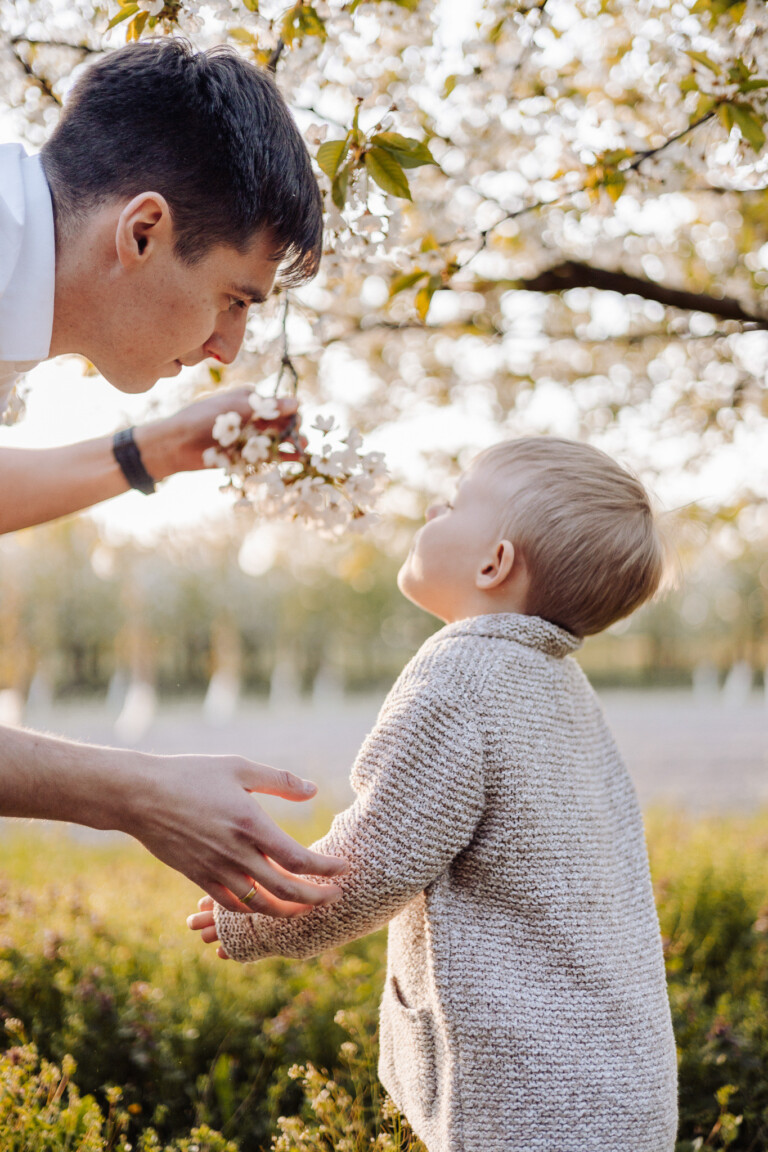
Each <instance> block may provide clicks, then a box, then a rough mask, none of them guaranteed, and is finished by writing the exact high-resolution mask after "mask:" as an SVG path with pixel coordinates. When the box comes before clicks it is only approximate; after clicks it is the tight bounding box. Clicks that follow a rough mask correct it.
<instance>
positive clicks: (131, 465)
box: [112, 428, 155, 496]
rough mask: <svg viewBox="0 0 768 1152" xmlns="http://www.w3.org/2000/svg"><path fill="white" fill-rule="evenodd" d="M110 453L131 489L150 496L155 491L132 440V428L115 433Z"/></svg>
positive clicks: (137, 448) (153, 483) (152, 481)
mask: <svg viewBox="0 0 768 1152" xmlns="http://www.w3.org/2000/svg"><path fill="white" fill-rule="evenodd" d="M112 452H113V454H114V457H115V460H117V462H118V464H119V465H120V470H121V472H122V473H123V476H125V478H126V480H127V481H128V483H129V484H130V486H131V488H136V489H137V491H139V492H143V493H144V495H145V496H151V495H152V493H153V492H154V491H155V482H154V480H153V479H152V477H151V476H150V474H149V472H147V470H146V468H145V467H144V461H143V460H142V458H141V452H139V446H138V444H137V443H136V441H135V440H134V438H133V428H122V429H121V430H120V431H119V432H115V436H114V439H113V441H112Z"/></svg>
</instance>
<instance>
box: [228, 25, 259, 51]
mask: <svg viewBox="0 0 768 1152" xmlns="http://www.w3.org/2000/svg"><path fill="white" fill-rule="evenodd" d="M229 36H230V37H231V38H232V39H233V40H237V41H238V43H240V44H247V45H248V47H249V48H252V47H253V46H254V45H255V44H257V43H258V40H257V39H256V37H255V36H254V34H253V32H249V31H248V29H247V28H230V29H229Z"/></svg>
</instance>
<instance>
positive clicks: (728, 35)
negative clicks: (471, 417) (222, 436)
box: [0, 0, 768, 498]
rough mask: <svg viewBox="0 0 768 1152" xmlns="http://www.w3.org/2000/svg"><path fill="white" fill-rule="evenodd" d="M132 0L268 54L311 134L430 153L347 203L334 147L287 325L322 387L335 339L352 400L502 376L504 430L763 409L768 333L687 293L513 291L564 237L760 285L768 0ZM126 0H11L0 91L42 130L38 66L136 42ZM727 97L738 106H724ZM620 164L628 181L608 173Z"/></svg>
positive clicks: (53, 110)
mask: <svg viewBox="0 0 768 1152" xmlns="http://www.w3.org/2000/svg"><path fill="white" fill-rule="evenodd" d="M135 4H136V10H137V11H138V12H140V13H143V14H145V15H146V17H147V19H146V20H145V21H144V24H143V25H142V28H143V30H142V32H141V36H142V38H143V37H144V36H147V35H156V36H157V35H175V34H178V33H181V34H182V35H185V36H188V37H189V38H190V39H192V40H193V41H194V43H195V44H196V45H197V46H199V47H201V48H209V47H211V46H212V45H213V44H216V43H226V44H229V45H230V46H231V47H233V48H234V49H235V50H236V51H238V52H241V53H242V54H243V56H244V57H245V58H246V59H248V60H251V61H253V62H255V63H257V64H259V65H261V66H263V65H264V64H265V63H266V62H267V61H269V60H270V59H271V58H272V57H273V56H275V60H276V78H277V81H278V84H279V86H280V88H281V90H282V92H283V93H284V95H285V97H286V99H287V101H288V103H289V104H290V105H291V107H292V108H293V109H294V112H295V114H296V117H297V120H298V122H299V124H300V125H301V127H302V129H303V130H304V134H305V139H306V141H307V144H308V147H309V149H310V152H311V153H312V155H313V156H314V157H316V156H317V152H318V149H319V148H320V147H322V146H324V145H325V146H327V145H328V144H329V143H331V142H333V141H335V140H339V139H341V138H344V137H345V136H346V135H347V133H348V132H349V131H350V129H351V126H352V123H353V117H354V116H355V113H356V112H357V113H358V118H359V127H360V130H361V131H362V132H363V134H365V135H367V136H370V135H371V134H372V133H373V132H374V130H375V131H385V132H395V133H400V134H403V135H405V136H407V137H413V138H418V139H419V140H423V141H424V142H425V143H427V144H428V145H429V148H430V150H431V154H432V156H433V157H434V159H435V161H436V162H437V163H436V164H435V165H429V166H425V167H423V168H418V169H410V168H409V169H408V170H407V176H408V180H409V185H410V191H411V195H412V199H411V200H408V199H406V198H403V197H397V196H395V195H392V194H389V193H385V192H383V191H382V189H381V187H377V186H376V184H375V181H374V180H373V179H372V178H370V175H369V173H368V171H367V170H366V168H365V165H364V164H358V166H357V168H356V169H355V171H354V173H353V174H352V176H351V177H350V180H349V184H348V187H347V194H346V198H345V201H344V204H343V207H341V208H339V207H338V206H337V205H336V204H334V203H333V201H332V199H331V187H332V183H331V180H330V179H329V177H328V176H327V174H326V173H325V172H323V171H321V170H320V169H319V167H318V169H317V176H318V179H319V182H320V185H321V188H322V190H323V193H324V197H325V223H326V228H325V237H326V240H325V253H324V257H323V261H322V266H321V271H320V274H319V276H318V277H317V279H316V280H315V281H314V282H313V283H312V284H310V285H308V286H306V287H305V288H302V289H300V290H299V292H297V293H296V294H295V301H296V305H297V307H296V310H295V313H294V312H292V314H291V324H290V325H289V327H290V332H291V341H292V342H291V355H292V357H294V358H295V359H296V360H297V363H300V364H301V366H302V389H303V390H304V391H305V394H307V395H312V397H313V399H318V400H320V401H322V400H323V399H324V397H325V396H328V395H331V394H332V389H331V388H326V381H330V380H332V379H334V378H335V373H334V372H333V363H334V362H333V357H334V356H335V355H336V354H337V353H338V351H339V349H340V348H343V349H345V351H346V353H347V354H348V356H349V358H350V360H354V361H355V362H356V367H358V368H359V369H360V370H359V372H358V378H360V379H363V378H365V379H366V381H367V382H368V386H367V387H366V388H365V389H362V388H361V390H360V396H359V405H358V407H357V409H356V410H355V409H353V410H352V422H353V423H358V422H359V423H363V422H365V424H366V425H374V424H376V423H377V422H383V421H391V420H396V419H398V418H402V417H405V418H407V417H408V416H409V413H410V412H411V411H413V412H432V411H436V410H437V409H438V408H439V407H440V406H441V405H443V404H446V403H450V404H451V405H452V406H454V408H456V409H461V407H462V405H463V404H465V403H466V406H467V410H471V409H473V407H474V406H475V405H476V404H477V403H478V402H479V401H478V400H477V399H476V398H477V397H480V400H481V401H482V403H483V404H485V402H486V395H487V407H488V411H489V412H490V413H491V414H492V418H493V419H494V420H495V421H496V422H498V421H499V420H500V419H502V420H505V421H506V424H505V430H506V431H508V432H515V431H518V430H520V429H523V428H524V429H530V428H531V427H536V428H537V429H538V430H540V431H546V430H552V428H553V426H555V427H558V428H565V427H566V426H564V425H563V424H561V423H559V421H560V419H561V417H562V414H563V412H565V411H567V413H568V414H569V419H570V418H571V417H572V422H571V424H570V425H569V427H570V428H571V430H572V433H573V434H579V435H581V434H582V433H586V434H592V433H595V434H596V435H601V434H602V433H603V432H604V431H605V430H610V429H611V428H615V427H616V426H617V425H618V424H619V423H621V420H622V419H623V417H622V415H621V414H622V413H627V414H628V415H629V416H630V417H631V421H635V422H638V423H640V424H642V425H643V427H644V428H646V429H648V430H649V432H648V436H649V442H651V441H652V440H655V439H656V438H655V430H658V429H663V430H664V434H665V435H668V434H672V433H673V432H675V433H677V432H680V431H682V432H684V433H685V434H686V435H691V437H692V443H693V442H694V441H695V444H696V445H697V446H701V445H705V446H706V445H708V444H709V442H710V440H711V441H712V442H713V443H714V442H715V441H717V440H718V439H722V438H723V437H724V436H728V435H730V434H731V431H730V429H731V424H730V423H728V421H726V419H725V417H722V416H720V415H718V413H719V412H720V410H721V409H723V408H728V409H729V410H731V411H732V412H733V411H736V410H737V405H736V403H734V399H733V398H734V396H735V397H736V398H737V401H738V412H739V413H740V417H739V418H740V419H741V418H742V417H743V418H744V419H747V418H750V419H754V420H762V419H764V418H765V412H764V410H763V407H761V405H764V400H763V399H762V396H763V395H764V389H763V383H764V382H763V380H762V378H761V376H760V373H759V371H757V370H756V369H755V368H754V367H752V368H751V369H750V368H748V367H745V365H746V364H748V363H749V364H752V365H755V364H758V363H759V364H762V363H763V361H764V359H765V357H766V356H768V337H767V336H766V334H765V333H764V332H757V333H747V334H742V333H741V332H740V331H739V330H738V329H737V328H736V327H735V326H734V327H731V328H728V327H727V326H725V327H724V325H723V324H721V323H720V322H719V321H717V322H716V323H714V324H713V326H712V334H711V335H707V334H706V333H701V332H697V331H696V324H697V323H698V321H696V320H695V319H694V320H693V321H691V316H694V317H695V315H696V313H689V314H686V313H685V312H684V311H680V312H674V311H671V310H669V309H667V310H666V312H665V310H664V309H663V308H661V306H657V305H655V304H654V302H653V300H652V299H651V300H648V301H640V300H639V299H638V298H634V297H626V296H625V297H622V299H621V301H617V300H616V299H615V298H614V299H613V301H611V299H610V294H609V293H604V292H603V293H599V292H597V291H594V290H592V289H589V288H588V289H585V290H582V289H576V290H574V291H571V292H567V293H564V294H563V293H560V294H558V293H547V292H544V291H543V290H542V292H541V293H538V294H535V295H534V292H533V290H528V289H525V290H523V291H518V290H517V286H518V285H520V283H521V282H522V281H530V280H531V279H533V278H536V277H538V276H540V274H541V273H542V272H545V271H546V270H547V269H549V268H551V267H556V266H557V265H559V264H560V263H561V262H564V261H574V262H579V263H584V264H587V265H596V266H598V267H599V268H602V269H606V270H621V271H622V272H624V273H626V274H628V275H631V276H636V277H645V278H646V279H649V280H651V281H652V282H655V283H657V284H661V285H664V286H669V287H673V288H685V289H690V290H691V291H693V292H700V293H707V294H709V295H714V296H717V297H723V296H725V297H730V298H733V299H736V300H739V301H746V302H748V303H749V307H750V309H751V310H752V311H760V310H761V309H762V308H763V304H762V297H763V296H764V292H765V289H766V288H768V245H766V244H765V236H764V228H763V223H762V221H763V219H764V217H765V204H764V200H763V198H762V195H761V190H762V189H764V188H765V185H766V182H767V181H768V146H766V147H760V146H759V145H760V138H761V135H760V134H761V131H763V130H764V129H765V127H766V124H767V123H768V114H767V113H766V109H767V107H768V87H766V86H765V81H766V78H768V13H767V9H766V4H765V2H764V0H746V4H733V3H727V2H726V0H697V2H696V3H694V2H693V0H680V2H675V3H670V2H669V0H612V2H611V3H610V4H606V3H603V2H602V0H545V2H544V3H541V2H540V0H521V2H520V3H509V0H473V3H472V4H470V5H464V6H462V5H458V6H456V5H446V4H444V3H442V2H441V0H420V2H419V3H418V5H417V6H415V7H414V8H413V10H409V7H410V6H409V5H406V6H401V5H398V4H395V3H393V2H392V0H375V2H374V0H362V2H361V3H356V4H354V5H351V4H349V3H344V2H343V0H306V2H305V3H303V4H298V5H297V4H294V3H293V0H259V3H258V4H257V3H256V2H255V0H167V2H166V3H161V2H160V0H135ZM127 10H130V11H131V12H132V11H133V4H129V3H127V0H68V2H67V3H63V2H62V0H0V46H2V47H3V49H4V55H3V54H0V80H2V82H3V90H4V93H5V95H4V99H5V100H6V101H9V102H12V103H14V104H16V105H17V106H18V107H19V109H20V112H21V116H20V120H23V122H24V125H25V129H24V130H25V131H26V133H27V135H28V137H29V139H30V141H31V142H32V143H33V144H40V143H42V140H43V139H44V138H45V137H46V136H47V135H48V134H49V132H50V130H51V128H52V127H53V124H54V123H55V119H56V116H57V115H58V108H57V106H56V104H55V99H53V98H51V97H50V96H49V95H46V91H47V90H49V91H50V92H52V93H53V94H54V96H55V97H61V96H63V95H64V94H65V93H66V90H67V85H68V83H69V82H70V80H71V77H72V75H73V72H76V69H77V66H78V65H79V64H81V63H86V62H87V61H88V60H89V59H91V58H92V57H93V55H94V54H98V53H100V52H102V51H108V50H110V49H112V48H116V47H119V46H120V45H121V44H122V43H124V42H125V39H126V36H127V35H128V29H129V28H130V26H131V19H128V18H126V19H124V20H122V22H120V23H116V24H114V26H113V27H112V28H111V29H108V28H107V25H108V24H109V23H110V21H114V20H115V19H116V18H117V17H118V16H120V14H121V13H125V12H126V11H127ZM308 10H311V11H312V12H313V13H314V14H316V16H317V18H318V20H319V21H320V22H321V27H319V28H317V27H316V28H315V32H314V34H309V33H306V34H305V33H302V32H301V31H300V30H299V31H298V32H297V33H296V34H295V35H292V36H291V35H288V36H287V37H285V36H283V32H284V30H285V23H284V21H285V19H286V16H287V15H288V14H290V13H291V12H294V13H295V14H296V16H297V18H298V16H299V15H300V14H301V12H302V11H303V12H304V15H306V14H307V11H308ZM153 21H154V23H153ZM296 27H297V28H298V27H299V25H298V24H297V25H296ZM25 37H26V38H28V39H25ZM62 45H64V46H65V47H62ZM281 45H282V46H281ZM66 46H69V47H66ZM275 54H276V55H275ZM744 69H746V70H747V72H748V73H749V77H750V79H748V80H747V81H746V82H745V81H743V79H742V71H743V70H744ZM36 75H37V76H41V77H42V78H43V79H44V80H45V85H43V86H41V85H39V84H36V82H35V80H34V76H36ZM745 84H746V86H745ZM712 101H714V103H712ZM729 101H731V102H732V103H734V105H735V107H736V113H737V114H738V117H737V121H734V123H733V124H731V121H730V120H729V119H728V117H727V116H724V115H722V112H723V108H722V104H723V102H726V103H727V102H729ZM707 110H709V114H708V115H707V114H706V113H707ZM755 120H756V121H757V124H756V123H755ZM739 123H740V124H741V129H740V128H739ZM692 125H697V127H695V129H693V130H691V126H692ZM750 125H751V131H752V137H753V143H754V144H756V145H757V146H755V147H753V146H752V145H751V144H750V143H749V138H748V135H745V131H746V132H747V133H749V131H750ZM761 125H762V126H763V127H762V129H761ZM742 129H743V130H742ZM612 156H613V157H614V159H613V160H612V159H611V157H612ZM643 157H645V158H643ZM612 168H613V169H615V170H616V171H620V176H621V180H620V182H616V181H615V180H614V181H613V183H611V181H610V180H609V179H607V177H610V176H611V169H612ZM616 171H614V173H613V175H615V174H616ZM611 189H612V190H613V193H614V195H611ZM413 275H418V276H420V277H421V279H419V280H417V281H411V282H409V283H408V284H407V285H406V286H402V285H401V286H398V279H400V280H402V279H405V280H408V278H409V277H410V276H413ZM443 289H446V290H443ZM292 307H293V305H292ZM611 309H612V314H611V315H609V312H611ZM700 315H702V313H699V316H700ZM294 316H297V319H296V320H295V322H294ZM268 324H269V321H268V320H263V319H262V318H261V316H260V315H259V314H256V315H255V316H254V318H253V321H252V322H251V332H250V336H249V339H248V340H247V342H246V348H245V351H244V355H243V358H242V360H241V366H242V368H243V371H244V372H246V373H247V374H248V376H249V378H253V375H252V374H253V372H254V371H255V370H258V371H259V372H261V373H262V378H263V376H264V375H266V374H268V373H269V372H270V371H272V368H273V366H274V365H273V363H272V361H274V362H275V363H276V364H278V365H279V361H280V356H281V354H282V351H283V347H282V333H278V334H277V336H276V337H275V338H274V340H273V341H272V343H271V344H270V343H269V339H270V338H269V328H268ZM734 325H735V322H734ZM745 340H751V342H750V343H749V344H746V343H745ZM249 345H250V346H251V347H252V348H253V349H254V350H255V351H254V352H253V356H254V359H253V361H249V359H248V356H249ZM265 347H266V348H267V352H268V354H269V356H270V357H271V360H270V363H269V365H268V367H267V371H266V373H265V371H264V369H265V353H264V349H265ZM731 369H735V370H736V371H737V372H738V378H739V384H738V387H737V386H734V385H733V384H732V383H731V376H732V375H733V373H732V371H731ZM705 371H706V375H705V374H704V373H705ZM229 378H230V377H229V376H228V379H229ZM747 378H748V383H747V384H746V385H745V384H744V382H743V381H744V379H747ZM758 385H759V386H760V387H759V388H758ZM558 389H560V390H561V391H560V392H557V404H556V405H554V407H555V408H556V409H557V411H558V413H559V416H558V418H557V421H555V420H554V419H553V420H551V421H550V423H549V424H547V422H546V420H545V419H544V418H542V422H541V425H539V424H538V423H536V421H537V420H538V417H537V416H536V415H535V414H534V415H532V414H531V412H532V408H536V405H535V404H534V405H533V406H532V407H531V399H532V397H533V395H534V392H536V393H537V394H538V396H539V397H540V396H541V395H542V394H543V393H545V392H547V391H549V392H550V393H552V394H554V392H556V391H557V390H558ZM491 392H492V393H493V395H490V393H491ZM472 397H474V398H475V399H472ZM345 403H346V400H345ZM350 403H352V404H358V400H357V399H356V398H354V397H353V398H352V400H351V401H350ZM545 407H546V405H545ZM551 407H552V406H551ZM631 421H630V422H629V423H627V425H626V426H627V427H628V428H629V427H630V426H633V425H631ZM606 446H608V447H611V446H610V445H606ZM612 447H613V450H615V451H621V450H623V449H622V446H621V445H613V446H612ZM696 450H698V447H697V449H696ZM258 451H260V449H259V447H258V445H256V444H254V445H253V446H252V447H251V448H250V449H249V452H251V453H256V452H258ZM246 464H247V461H246ZM248 467H253V468H255V467H256V465H248ZM261 468H262V465H261V464H259V469H260V470H261ZM234 482H236V483H237V484H238V485H239V484H240V479H239V478H237V477H235V481H234ZM262 486H263V485H262ZM249 498H250V497H249Z"/></svg>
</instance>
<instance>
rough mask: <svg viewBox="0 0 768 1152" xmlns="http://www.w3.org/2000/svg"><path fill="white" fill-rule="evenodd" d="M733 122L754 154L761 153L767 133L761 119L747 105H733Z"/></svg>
mask: <svg viewBox="0 0 768 1152" xmlns="http://www.w3.org/2000/svg"><path fill="white" fill-rule="evenodd" d="M730 107H731V108H732V109H733V120H734V123H735V124H736V127H737V128H738V129H739V132H741V134H742V136H743V137H744V139H745V140H746V141H747V143H748V144H749V145H750V147H751V148H752V150H753V151H754V152H759V151H760V150H761V148H762V147H763V145H764V144H765V131H764V129H763V124H762V122H761V120H760V118H759V117H758V116H757V115H756V114H755V112H753V110H752V109H751V108H747V106H746V105H745V104H731V105H730Z"/></svg>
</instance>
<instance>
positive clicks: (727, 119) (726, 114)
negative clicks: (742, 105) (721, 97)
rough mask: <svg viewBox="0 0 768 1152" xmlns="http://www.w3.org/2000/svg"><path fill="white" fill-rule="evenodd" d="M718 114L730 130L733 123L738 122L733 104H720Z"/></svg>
mask: <svg viewBox="0 0 768 1152" xmlns="http://www.w3.org/2000/svg"><path fill="white" fill-rule="evenodd" d="M717 115H718V116H719V117H720V121H721V123H722V124H723V127H724V128H725V129H726V131H727V132H730V130H731V128H733V125H734V124H735V123H736V121H735V120H734V117H733V105H732V104H718V107H717Z"/></svg>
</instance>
